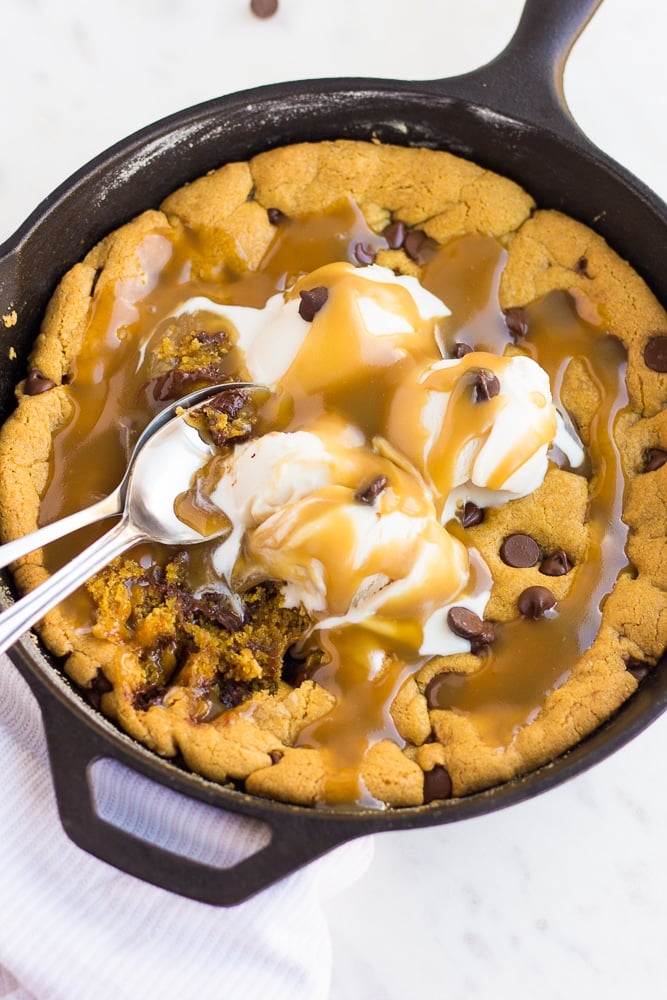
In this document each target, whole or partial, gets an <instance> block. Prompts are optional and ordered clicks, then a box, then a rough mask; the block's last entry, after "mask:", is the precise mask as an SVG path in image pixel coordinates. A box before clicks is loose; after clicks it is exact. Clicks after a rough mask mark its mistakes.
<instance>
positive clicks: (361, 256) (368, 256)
mask: <svg viewBox="0 0 667 1000" xmlns="http://www.w3.org/2000/svg"><path fill="white" fill-rule="evenodd" d="M354 256H355V257H356V259H357V260H358V261H359V263H360V264H364V265H366V264H373V263H375V252H374V251H373V250H371V248H370V247H367V246H366V244H365V243H355V245H354Z"/></svg>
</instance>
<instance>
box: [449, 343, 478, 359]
mask: <svg viewBox="0 0 667 1000" xmlns="http://www.w3.org/2000/svg"><path fill="white" fill-rule="evenodd" d="M473 350H474V348H472V347H471V346H470V344H464V343H463V342H462V341H459V342H458V343H456V344H454V348H453V350H452V357H453V358H465V356H466V354H472V352H473Z"/></svg>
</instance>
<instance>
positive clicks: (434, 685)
mask: <svg viewBox="0 0 667 1000" xmlns="http://www.w3.org/2000/svg"><path fill="white" fill-rule="evenodd" d="M445 676H446V674H445V673H442V674H436V675H435V677H431V679H430V681H429V682H428V684H427V685H426V687H425V688H424V697H425V698H426V704H427V705H428V707H429V708H440V705H439V704H438V688H439V687H440V681H441V680H442V678H443V677H445Z"/></svg>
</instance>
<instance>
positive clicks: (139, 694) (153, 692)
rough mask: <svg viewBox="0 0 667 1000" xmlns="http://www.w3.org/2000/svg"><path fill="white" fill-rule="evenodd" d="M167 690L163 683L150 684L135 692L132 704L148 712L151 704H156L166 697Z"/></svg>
mask: <svg viewBox="0 0 667 1000" xmlns="http://www.w3.org/2000/svg"><path fill="white" fill-rule="evenodd" d="M166 690H167V689H166V688H165V687H164V686H163V685H162V684H148V685H146V687H143V688H141V689H140V690H139V691H135V692H134V695H133V696H132V704H133V706H134V707H135V708H136V710H137V711H138V712H147V711H148V709H149V708H150V707H151V705H156V704H157V703H158V702H159V701H161V700H162V699H163V698H164V696H165V693H166Z"/></svg>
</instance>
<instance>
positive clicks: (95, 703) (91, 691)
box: [86, 669, 113, 709]
mask: <svg viewBox="0 0 667 1000" xmlns="http://www.w3.org/2000/svg"><path fill="white" fill-rule="evenodd" d="M109 691H113V684H112V683H111V681H109V680H107V678H106V676H105V675H104V674H103V673H102V671H101V670H99V669H98V671H97V673H96V674H95V676H94V677H93V679H92V681H91V682H90V684H89V685H88V687H87V688H86V699H87V701H88V703H89V704H90V705H92V707H93V708H95V709H99V707H100V704H101V701H102V695H103V694H108V693H109Z"/></svg>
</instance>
